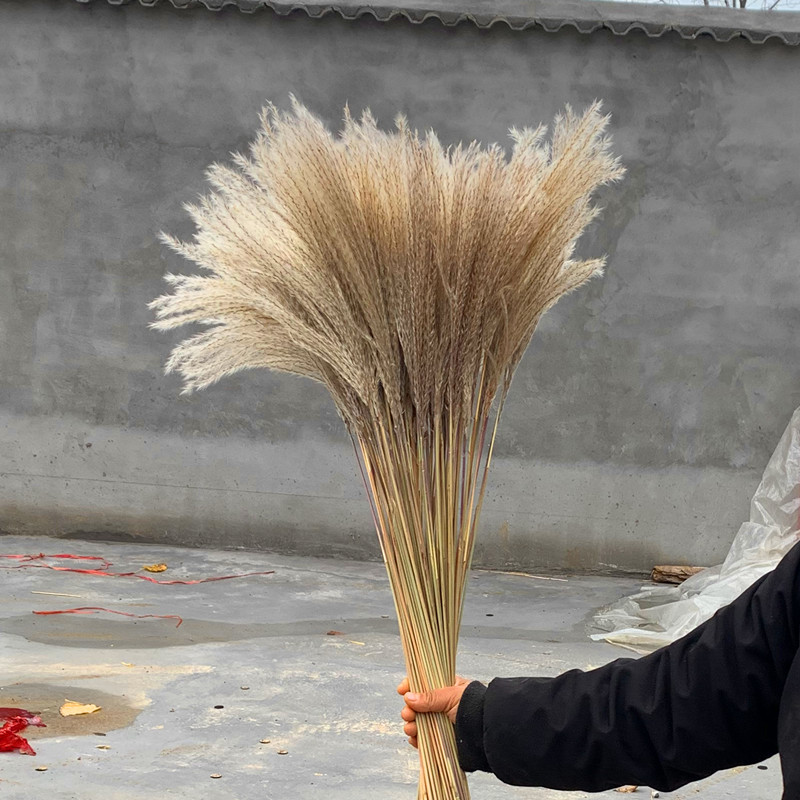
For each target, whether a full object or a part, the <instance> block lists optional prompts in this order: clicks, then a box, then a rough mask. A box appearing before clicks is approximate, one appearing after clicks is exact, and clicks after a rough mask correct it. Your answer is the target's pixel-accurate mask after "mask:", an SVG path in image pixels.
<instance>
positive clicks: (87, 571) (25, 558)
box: [0, 553, 275, 586]
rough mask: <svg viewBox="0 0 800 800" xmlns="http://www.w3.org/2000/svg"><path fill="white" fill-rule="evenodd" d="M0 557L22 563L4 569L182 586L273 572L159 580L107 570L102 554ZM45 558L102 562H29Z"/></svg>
mask: <svg viewBox="0 0 800 800" xmlns="http://www.w3.org/2000/svg"><path fill="white" fill-rule="evenodd" d="M0 558H8V559H15V560H17V561H21V562H23V563H21V564H16V565H14V566H5V565H3V564H0V567H2V568H4V569H26V568H38V569H52V570H55V571H56V572H77V573H79V574H81V575H101V576H103V577H106V578H139V580H142V581H148V582H149V583H158V584H161V585H164V586H169V585H175V584H181V585H183V586H190V585H192V584H196V583H211V582H212V581H228V580H232V579H234V578H248V577H250V576H251V575H273V574H274V573H275V570H274V569H270V570H266V571H265V572H243V573H240V574H238V575H218V576H216V577H213V578H197V579H195V580H186V581H182V580H173V581H160V580H158V578H151V577H150V576H149V575H139V574H137V573H136V572H108V568H109V567H110V566H111V562H110V561H109V560H108V559H106V558H103V557H102V556H78V555H73V554H72V553H57V554H54V555H45V554H44V553H39V554H38V555H25V554H21V555H0ZM45 558H53V559H75V560H79V561H100V562H102V564H101V565H100V568H99V569H80V568H78V567H59V566H56V565H54V564H44V563H31V562H34V561H35V562H39V561H43V560H44V559H45Z"/></svg>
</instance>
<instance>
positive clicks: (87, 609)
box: [33, 606, 183, 628]
mask: <svg viewBox="0 0 800 800" xmlns="http://www.w3.org/2000/svg"><path fill="white" fill-rule="evenodd" d="M98 611H104V612H105V613H107V614H119V615H121V616H123V617H136V619H176V620H178V624H177V625H176V626H175V627H176V628H180V626H181V624H182V623H183V617H179V616H178V615H177V614H131V613H129V612H127V611H114V609H113V608H101V607H100V606H81V607H80V608H64V609H61V610H59V611H34V612H33V613H34V614H41V615H42V616H45V615H48V614H96V613H97V612H98Z"/></svg>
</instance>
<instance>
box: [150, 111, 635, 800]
mask: <svg viewBox="0 0 800 800" xmlns="http://www.w3.org/2000/svg"><path fill="white" fill-rule="evenodd" d="M261 122H262V127H261V130H260V132H259V134H258V137H257V139H256V141H255V142H254V143H253V145H252V147H251V152H250V155H249V157H244V156H236V157H235V163H234V166H232V167H228V166H221V165H215V166H213V167H211V169H210V170H209V172H208V177H209V180H210V182H211V184H212V186H213V187H214V191H213V193H212V194H210V195H209V196H207V197H205V198H203V199H202V200H201V201H200V202H199V203H198V204H197V205H193V206H188V207H187V208H188V211H189V213H190V214H191V216H192V218H193V219H194V222H195V224H196V226H197V232H196V234H195V237H194V239H193V241H191V242H186V243H183V242H179V241H177V240H175V239H173V238H171V237H166V236H165V237H164V240H165V241H166V242H167V243H168V244H169V245H170V246H171V247H173V249H175V250H176V251H177V252H179V253H181V254H182V255H184V256H185V257H186V258H188V259H189V260H191V261H194V262H195V263H196V264H197V265H198V266H199V267H200V268H201V269H202V270H204V272H203V273H202V274H200V275H192V276H172V275H170V276H167V279H168V281H169V282H170V284H171V287H172V292H171V293H169V294H166V295H163V296H162V297H159V298H158V299H156V300H155V301H153V303H152V304H151V306H152V308H154V309H155V312H156V316H157V321H156V322H155V323H154V327H156V328H158V329H161V330H168V329H171V328H175V327H178V326H180V325H183V324H185V323H189V322H199V323H201V324H203V325H206V326H207V329H206V330H205V331H204V332H202V333H199V334H197V335H195V336H194V337H192V338H189V339H187V340H186V341H184V342H183V343H181V344H179V345H178V346H177V347H176V348H175V349H174V351H173V352H172V355H171V357H170V359H169V361H168V363H167V369H168V371H170V370H176V371H177V372H179V373H180V374H181V376H182V377H183V379H184V384H185V390H184V391H187V392H189V391H192V390H193V389H201V388H203V387H205V386H208V385H209V384H211V383H213V382H215V381H217V380H219V379H220V378H222V377H223V376H225V375H229V374H231V373H234V372H236V371H238V370H242V369H246V368H249V367H270V368H272V369H277V370H282V371H284V372H291V373H296V374H298V375H304V376H307V377H310V378H313V379H314V380H317V381H320V382H322V383H324V384H325V385H326V386H327V387H328V389H329V390H330V392H331V395H332V396H333V399H334V402H335V403H336V406H337V408H338V410H339V413H340V414H341V416H342V418H343V419H344V421H345V423H346V425H347V427H348V429H349V431H350V432H351V434H352V435H353V436H354V438H355V439H356V441H357V443H358V446H359V448H360V454H361V457H362V468H363V470H364V476H365V481H366V483H367V485H368V487H369V490H370V494H371V500H372V510H373V515H374V517H375V522H376V527H377V529H378V534H379V538H380V541H381V545H382V548H383V553H384V558H385V560H386V565H387V569H388V572H389V577H390V580H391V584H392V590H393V594H394V598H395V603H396V606H397V611H398V618H399V621H400V628H401V634H402V640H403V648H404V652H405V656H406V668H407V670H408V675H409V679H410V682H411V686H412V689H413V690H415V691H418V690H426V689H430V688H435V687H437V686H443V685H447V684H449V683H452V681H453V676H454V674H455V655H456V647H457V642H458V631H459V627H460V622H461V608H462V604H463V598H464V584H465V578H466V575H467V571H468V569H469V564H470V561H471V558H472V548H473V543H474V534H475V529H476V525H477V520H478V516H479V512H480V507H481V503H482V498H483V492H484V488H485V485H486V483H485V481H486V471H487V469H488V466H489V461H490V458H491V447H492V442H493V441H494V432H495V431H496V426H497V419H498V418H499V409H500V407H501V406H502V400H503V398H504V397H505V394H506V392H507V391H508V389H509V386H510V383H511V377H512V375H513V373H514V370H515V368H516V366H517V364H518V362H519V360H520V358H521V357H522V354H523V353H524V351H525V348H526V347H527V344H528V342H529V341H530V338H531V336H532V334H533V332H534V330H535V328H536V325H537V323H538V321H539V319H540V318H541V316H542V314H543V313H544V312H545V311H546V310H547V309H548V308H550V307H551V306H552V305H553V304H554V303H555V302H556V301H557V300H558V298H559V297H561V296H562V295H563V294H564V293H565V292H568V291H571V290H572V289H575V288H577V287H578V286H580V285H581V284H582V283H584V282H585V281H586V280H588V279H589V278H590V277H592V276H593V275H596V274H598V273H600V272H601V271H602V268H603V260H602V259H595V260H589V261H579V260H574V259H573V257H572V256H573V251H574V247H575V243H576V241H577V239H578V237H579V236H580V234H581V232H582V231H583V229H584V228H585V226H586V225H587V224H588V223H589V222H590V221H591V220H592V219H593V218H594V216H595V215H596V213H597V212H596V209H595V208H594V207H593V206H592V203H591V195H592V193H593V192H594V190H595V189H596V188H597V187H598V186H600V185H602V184H606V183H609V182H610V181H613V180H616V179H617V178H619V177H620V176H621V175H622V172H623V170H622V168H621V167H620V165H619V163H618V161H617V160H615V159H614V158H613V156H612V155H611V153H610V147H609V141H608V139H607V138H605V136H604V131H605V128H606V126H607V122H608V118H607V117H604V116H602V115H601V113H600V106H599V104H594V105H592V106H591V107H590V108H589V109H588V110H587V111H586V113H585V114H583V115H576V114H574V113H573V112H572V111H571V110H570V109H567V111H566V113H564V114H563V115H561V116H559V117H558V118H557V119H556V122H555V126H554V129H553V134H552V137H551V139H550V141H549V142H548V141H547V140H546V138H545V136H546V131H545V129H544V128H542V127H540V128H537V129H535V130H533V129H523V130H512V131H511V135H512V139H513V150H512V152H511V154H510V156H508V157H507V156H506V154H505V152H504V151H503V150H502V149H501V148H500V147H498V146H497V145H492V146H489V147H486V148H484V147H481V146H480V145H478V144H476V143H473V144H470V145H468V146H461V145H459V146H456V147H451V148H445V147H443V146H442V145H441V144H440V143H439V141H438V139H437V138H436V135H435V134H434V133H433V132H429V133H428V134H427V135H425V136H420V135H419V134H418V133H417V132H416V131H414V130H412V129H410V128H409V126H408V125H407V123H406V121H405V120H404V119H403V118H398V120H397V123H396V130H394V131H392V132H384V131H382V130H380V129H379V128H378V127H377V125H376V123H375V120H374V119H373V117H372V116H371V115H370V114H369V112H366V113H365V114H363V115H362V117H361V118H360V119H359V120H355V119H353V118H352V117H351V116H350V114H349V112H347V111H346V112H345V119H344V126H343V129H342V131H341V133H340V134H339V135H338V137H335V136H333V135H332V134H331V133H330V132H329V131H328V130H327V129H326V127H325V126H324V125H323V124H322V122H320V121H319V120H318V119H317V118H316V117H314V116H313V115H312V114H311V113H309V111H307V110H306V109H305V108H304V107H303V106H302V105H300V104H299V103H297V102H295V101H293V105H292V110H291V112H288V113H284V112H280V111H278V110H276V109H275V108H274V107H271V106H270V107H269V108H267V109H266V110H265V111H264V113H263V115H262V119H261ZM493 409H494V413H493ZM419 731H420V757H421V770H422V773H421V780H420V797H424V798H429V800H445V798H447V799H448V800H464V798H466V797H468V790H467V785H466V779H465V777H464V775H463V773H461V772H460V770H459V769H458V763H457V758H456V752H455V742H454V738H453V733H452V726H450V724H449V722H447V720H446V718H444V717H441V716H440V715H424V716H422V717H421V718H420V720H419Z"/></svg>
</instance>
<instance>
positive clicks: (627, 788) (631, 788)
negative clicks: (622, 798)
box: [614, 785, 639, 794]
mask: <svg viewBox="0 0 800 800" xmlns="http://www.w3.org/2000/svg"><path fill="white" fill-rule="evenodd" d="M638 790H639V787H638V786H633V785H631V786H620V787H619V788H618V789H614V791H615V792H620V793H621V794H632V793H633V792H636V791H638Z"/></svg>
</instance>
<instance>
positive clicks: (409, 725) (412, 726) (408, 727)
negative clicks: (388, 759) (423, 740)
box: [403, 722, 417, 739]
mask: <svg viewBox="0 0 800 800" xmlns="http://www.w3.org/2000/svg"><path fill="white" fill-rule="evenodd" d="M403 733H404V734H405V735H406V736H408V737H409V738H411V739H416V738H417V723H416V722H406V724H405V725H403Z"/></svg>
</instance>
